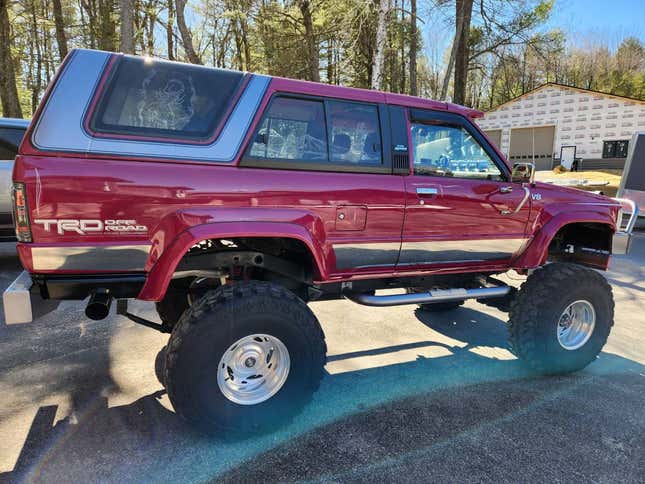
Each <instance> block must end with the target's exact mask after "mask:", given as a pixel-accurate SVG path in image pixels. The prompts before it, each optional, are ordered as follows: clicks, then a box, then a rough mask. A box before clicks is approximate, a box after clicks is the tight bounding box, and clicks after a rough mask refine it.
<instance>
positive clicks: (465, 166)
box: [411, 123, 503, 180]
mask: <svg viewBox="0 0 645 484" xmlns="http://www.w3.org/2000/svg"><path fill="white" fill-rule="evenodd" d="M411 130H412V133H411V134H412V147H413V156H414V173H415V175H429V176H446V177H458V178H473V179H483V180H502V179H503V177H502V173H501V172H500V170H499V168H498V167H497V165H496V164H495V162H494V161H493V160H492V159H491V158H490V156H488V154H487V153H486V151H485V150H484V148H483V147H482V145H480V144H479V142H478V141H477V140H476V139H475V138H474V137H473V135H472V134H471V133H469V132H468V131H467V130H466V129H464V128H463V127H460V126H448V125H435V124H417V123H412V125H411Z"/></svg>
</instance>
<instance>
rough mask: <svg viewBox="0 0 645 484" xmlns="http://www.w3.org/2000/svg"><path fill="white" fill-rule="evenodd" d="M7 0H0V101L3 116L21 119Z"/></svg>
mask: <svg viewBox="0 0 645 484" xmlns="http://www.w3.org/2000/svg"><path fill="white" fill-rule="evenodd" d="M8 4H9V0H0V66H2V67H0V101H1V102H2V114H3V116H9V117H13V118H22V109H21V107H20V99H19V98H18V87H17V85H16V69H15V66H14V61H13V55H12V54H11V48H12V46H13V39H12V38H11V25H10V23H9V5H8Z"/></svg>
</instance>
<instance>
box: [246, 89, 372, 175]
mask: <svg viewBox="0 0 645 484" xmlns="http://www.w3.org/2000/svg"><path fill="white" fill-rule="evenodd" d="M246 156H247V158H250V159H255V160H265V161H267V162H269V163H270V164H271V166H278V165H277V164H279V163H280V162H283V165H284V168H302V169H324V170H335V169H341V170H346V171H354V168H359V167H365V168H370V167H371V168H377V169H381V168H382V165H383V156H382V147H381V130H380V123H379V113H378V107H377V106H376V105H372V104H366V103H358V102H350V101H335V100H318V99H301V98H292V97H286V96H279V97H275V98H274V99H273V100H272V101H271V104H270V105H269V107H268V109H267V110H266V111H265V113H264V116H263V118H262V121H261V122H260V124H259V126H258V128H257V129H256V131H255V133H254V135H253V138H252V141H251V144H250V147H249V149H248V151H247V154H246ZM298 162H300V163H298ZM278 167H282V166H281V165H280V166H278ZM358 171H361V170H360V169H359V170H358Z"/></svg>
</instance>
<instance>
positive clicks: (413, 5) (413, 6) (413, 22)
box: [409, 0, 419, 96]
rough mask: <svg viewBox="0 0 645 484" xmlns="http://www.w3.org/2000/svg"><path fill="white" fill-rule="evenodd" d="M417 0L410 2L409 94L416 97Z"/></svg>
mask: <svg viewBox="0 0 645 484" xmlns="http://www.w3.org/2000/svg"><path fill="white" fill-rule="evenodd" d="M418 49H419V46H418V39H417V0H410V61H409V64H410V65H409V69H410V94H411V95H412V96H416V95H418V89H417V50H418Z"/></svg>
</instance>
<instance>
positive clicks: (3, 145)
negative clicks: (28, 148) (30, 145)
mask: <svg viewBox="0 0 645 484" xmlns="http://www.w3.org/2000/svg"><path fill="white" fill-rule="evenodd" d="M24 135H25V130H24V129H20V128H0V160H13V159H14V158H15V157H16V154H18V147H19V146H20V142H21V141H22V137H23V136H24Z"/></svg>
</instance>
